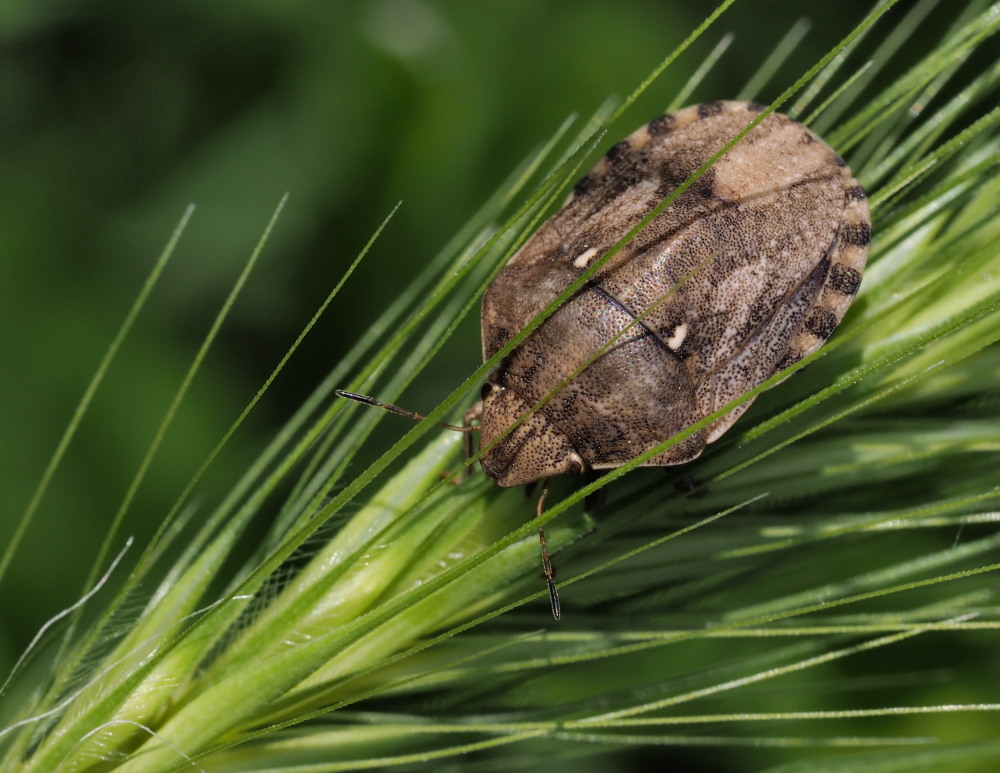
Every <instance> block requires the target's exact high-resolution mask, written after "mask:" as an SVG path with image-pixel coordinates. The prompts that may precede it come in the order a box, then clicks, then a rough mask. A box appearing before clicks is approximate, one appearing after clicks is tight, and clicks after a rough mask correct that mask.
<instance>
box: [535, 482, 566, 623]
mask: <svg viewBox="0 0 1000 773" xmlns="http://www.w3.org/2000/svg"><path fill="white" fill-rule="evenodd" d="M548 493H549V482H548V481H547V480H546V481H544V482H543V483H542V494H541V496H539V497H538V506H537V507H536V508H535V517H536V518H538V517H540V516H541V515H542V505H544V504H545V495H546V494H548ZM538 544H539V545H540V546H541V548H542V571H543V572H544V573H545V584H546V585H548V587H549V604H550V605H551V606H552V617H554V618H555V619H556V620H558V619H559V618H560V617H561V616H562V610H561V608H560V606H559V591H557V590H556V580H555V572H554V571H552V561H550V560H549V547H548V545H547V544H546V542H545V527H544V526H539V527H538Z"/></svg>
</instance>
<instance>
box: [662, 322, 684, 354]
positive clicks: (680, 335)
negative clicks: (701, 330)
mask: <svg viewBox="0 0 1000 773" xmlns="http://www.w3.org/2000/svg"><path fill="white" fill-rule="evenodd" d="M687 334H688V326H687V323H686V322H682V323H681V324H680V325H678V326H677V327H675V328H674V333H673V335H671V336H670V338H668V339H667V340H666V344H667V346H668V347H669V348H671V349H673V350H674V351H675V352H676V351H677V350H678V349H680V348H681V346H683V345H684V339H685V338H687Z"/></svg>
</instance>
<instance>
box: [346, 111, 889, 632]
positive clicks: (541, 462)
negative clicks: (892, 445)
mask: <svg viewBox="0 0 1000 773" xmlns="http://www.w3.org/2000/svg"><path fill="white" fill-rule="evenodd" d="M762 109H763V108H762V107H761V106H759V105H755V104H753V103H746V102H707V103H704V104H701V105H695V106H692V107H688V108H685V109H683V110H680V111H678V112H676V113H673V114H670V115H664V116H661V117H659V118H656V119H655V120H653V121H651V122H649V123H648V124H646V125H645V126H643V127H642V128H640V129H639V130H637V131H635V132H634V133H632V134H631V135H630V136H629V137H627V138H626V139H624V140H622V141H621V142H619V143H618V144H617V145H615V146H614V147H612V148H611V150H609V151H608V152H607V154H606V155H605V156H604V158H602V159H601V161H599V162H598V164H597V165H596V166H595V167H594V168H593V169H592V170H591V171H590V173H588V174H587V175H586V176H585V177H584V178H583V179H581V180H580V181H579V182H578V183H577V184H576V186H575V188H574V189H573V192H572V194H571V195H570V196H569V198H568V200H567V201H566V203H565V204H564V205H563V207H562V209H560V210H559V211H558V212H557V213H556V214H555V215H553V216H552V217H551V218H550V219H549V220H548V221H546V222H545V223H544V224H543V225H542V226H541V227H540V228H539V229H538V231H537V232H536V233H535V234H534V235H533V236H532V237H531V238H530V239H529V240H528V241H527V242H526V243H525V244H524V245H523V246H522V247H521V249H520V250H519V251H518V252H517V253H516V254H515V255H514V256H513V257H512V258H511V260H510V262H509V263H508V264H507V265H506V266H505V267H504V268H503V270H502V271H501V272H500V273H499V274H498V275H497V277H496V279H495V280H494V281H493V282H492V284H491V285H490V287H489V288H488V289H487V291H486V294H485V296H484V297H483V304H482V337H483V357H484V359H488V358H490V357H492V356H493V355H494V354H496V353H497V352H498V351H499V350H500V349H501V347H503V345H504V344H505V343H506V342H508V341H509V340H510V339H511V338H512V337H513V336H514V335H515V334H516V333H517V332H518V331H520V330H522V329H523V328H524V327H526V326H527V325H528V324H529V323H530V322H531V321H532V320H533V319H534V318H535V317H536V316H538V315H539V314H540V313H541V312H542V311H543V310H544V309H545V308H546V307H547V306H548V305H549V304H551V303H552V301H553V300H554V299H555V298H556V297H557V296H558V295H559V294H560V293H561V292H562V291H563V290H565V289H566V288H567V287H568V286H569V285H570V284H571V283H573V282H574V281H575V280H577V279H578V278H579V276H580V275H581V274H582V273H583V272H584V271H585V270H586V269H587V267H588V266H589V265H591V264H592V263H593V262H594V261H596V260H598V259H600V258H601V256H603V255H605V254H606V253H608V252H609V251H610V250H612V248H613V247H614V246H615V245H616V244H617V243H618V242H619V241H620V240H621V239H622V238H623V237H624V236H625V234H627V233H628V232H629V230H630V229H632V228H633V227H634V226H635V225H636V224H637V223H638V222H639V221H640V220H642V219H643V218H644V217H646V216H647V215H649V214H650V213H651V212H652V210H653V209H654V208H655V207H656V206H657V205H658V204H660V203H661V202H662V201H663V200H664V199H665V198H666V197H667V196H668V195H670V194H671V193H672V192H674V191H675V190H676V189H677V188H678V187H679V186H680V185H681V184H682V183H684V182H685V181H686V180H687V179H688V178H689V177H691V176H692V175H694V173H695V172H696V170H697V169H698V168H699V167H700V166H702V165H703V164H704V163H705V162H706V161H708V160H709V159H710V158H711V157H712V156H713V155H714V154H715V153H717V152H718V151H719V150H721V149H722V148H723V146H724V145H725V144H726V143H727V142H729V141H730V140H731V139H732V138H733V137H735V136H736V135H737V134H738V133H739V132H740V131H741V130H743V129H744V128H745V127H746V126H747V124H748V123H750V121H751V120H752V119H753V118H754V117H756V115H757V113H759V112H760V111H761V110H762ZM870 238H871V222H870V219H869V213H868V202H867V197H866V195H865V192H864V190H863V189H862V188H861V186H860V185H859V184H858V182H857V180H855V179H854V177H853V176H852V174H851V172H850V170H849V169H848V168H847V166H846V165H845V163H844V161H843V160H842V159H841V158H840V157H839V156H838V155H837V154H836V153H835V152H834V151H833V150H831V149H830V148H829V147H828V146H827V145H826V144H825V143H824V142H823V141H822V140H820V139H819V138H818V137H817V136H816V135H815V134H813V133H812V132H810V131H809V130H808V129H807V128H805V127H804V126H802V125H801V124H799V123H797V122H795V121H793V120H792V119H790V118H788V117H787V116H784V115H781V114H778V113H774V114H771V115H769V116H767V117H766V118H765V119H764V120H763V121H761V122H760V124H759V125H757V126H756V127H754V129H753V130H752V131H751V132H750V133H749V134H748V135H747V136H745V137H744V138H743V139H742V140H740V142H738V143H737V144H736V145H734V146H733V147H732V148H730V149H729V150H728V151H727V152H726V153H725V155H723V156H722V157H721V158H720V159H719V160H718V161H717V162H716V163H715V164H713V165H712V166H711V167H710V168H709V169H708V170H707V171H706V172H704V173H703V174H702V175H701V176H700V177H699V178H698V179H697V180H696V181H695V182H694V183H693V184H692V185H691V186H690V187H688V188H687V189H686V190H685V191H683V192H682V193H681V194H680V195H679V196H678V197H677V198H676V199H675V200H674V201H673V202H672V203H671V204H670V205H669V206H667V207H666V208H664V209H663V210H662V211H661V212H659V214H657V215H656V216H655V217H654V218H653V219H652V220H651V221H650V222H649V223H648V224H647V225H646V226H645V227H644V228H643V229H642V230H641V231H640V232H639V233H638V234H637V235H636V236H635V237H634V238H633V239H632V240H631V241H629V242H628V243H627V244H625V246H624V247H622V248H621V249H619V250H618V252H616V253H614V254H613V255H612V256H611V257H610V258H609V259H608V260H606V262H604V264H603V265H601V266H600V269H599V270H598V271H597V272H596V273H595V274H594V275H593V276H592V277H591V279H590V281H588V282H587V283H586V284H584V285H583V286H582V287H581V288H580V290H579V291H577V292H576V293H575V294H574V295H573V296H572V297H570V299H569V300H568V301H566V302H565V303H564V304H563V305H562V306H560V307H559V308H558V309H557V310H556V311H555V312H553V313H552V314H551V315H550V316H549V317H548V318H547V319H545V320H544V321H543V322H542V324H540V325H539V326H538V327H537V328H535V329H534V330H533V331H532V332H531V333H530V334H529V335H528V337H527V338H525V339H524V340H523V341H522V342H521V343H520V344H519V345H518V346H517V347H515V348H514V349H513V350H512V351H511V352H510V353H509V354H508V355H507V357H505V358H504V359H503V360H502V361H501V362H500V364H499V365H498V366H497V368H496V370H495V371H494V372H493V373H492V374H491V375H490V377H489V379H488V380H487V382H486V384H485V385H484V388H483V400H482V403H481V404H479V405H478V406H477V408H476V409H474V411H473V412H470V415H472V417H473V418H474V419H478V428H479V430H480V447H481V448H482V449H483V454H482V456H481V459H480V461H481V463H482V467H483V470H484V471H485V472H486V474H487V475H489V477H490V478H492V479H493V480H494V481H496V482H497V483H498V484H500V485H501V486H519V485H523V484H527V483H531V482H534V481H537V480H543V479H546V478H549V477H551V476H553V475H579V474H582V473H584V472H586V471H588V470H599V469H607V468H611V467H617V466H619V465H621V464H623V463H625V462H627V461H629V460H630V459H634V458H635V457H636V456H638V455H639V454H641V453H643V452H644V451H647V450H649V449H651V448H653V447H654V446H656V445H658V444H659V443H661V442H663V441H664V440H666V439H667V438H670V437H672V436H673V435H676V434H677V433H678V432H680V431H682V430H683V429H685V428H686V427H689V426H691V425H692V424H694V423H696V422H697V421H699V420H701V419H703V418H705V417H707V416H709V415H710V414H712V413H714V412H716V411H717V410H719V409H720V408H722V407H723V406H725V405H726V404H727V403H729V402H731V401H733V400H735V399H736V398H738V397H740V396H741V395H742V394H744V393H745V392H747V391H748V390H750V389H753V388H754V387H756V386H758V385H760V384H761V383H762V382H764V381H765V380H767V379H768V378H770V377H771V376H773V375H774V374H775V373H777V372H779V371H781V370H783V369H784V368H786V367H788V366H789V365H791V364H793V363H794V362H796V361H797V360H798V359H800V358H801V357H803V356H805V355H807V354H809V353H811V352H813V351H815V350H816V349H817V348H818V347H819V346H820V345H821V344H822V343H823V342H824V341H825V340H826V339H827V338H829V337H830V335H831V334H832V333H833V331H834V329H835V328H836V327H837V324H838V323H839V322H840V320H841V318H842V317H843V315H844V313H845V312H846V310H847V308H848V306H849V305H850V303H851V301H852V300H853V298H854V295H855V293H856V292H857V290H858V287H859V285H860V282H861V274H862V271H863V270H864V265H865V259H866V256H867V253H868V244H869V241H870ZM342 394H343V396H345V397H352V398H354V399H361V400H362V401H363V402H368V403H370V404H376V405H382V404H381V403H377V402H376V401H374V400H372V399H371V398H364V397H362V396H358V395H351V394H347V393H342ZM752 402H753V401H752V400H748V401H746V402H744V403H742V404H741V405H740V406H739V407H737V408H735V409H734V410H732V411H730V412H729V413H728V414H726V415H724V416H722V417H721V418H718V419H716V420H715V421H714V422H712V423H711V424H709V425H708V426H707V427H705V428H703V429H701V430H699V431H698V432H696V433H694V434H692V435H690V436H689V437H687V438H685V439H684V440H683V441H681V442H679V443H678V444H676V445H674V446H672V447H670V448H668V449H667V450H665V451H663V452H662V453H660V454H658V455H656V456H653V457H652V458H651V459H650V460H649V461H647V462H646V464H647V465H650V466H662V465H673V464H681V463H683V462H687V461H690V460H692V459H694V458H695V457H697V456H698V455H699V454H700V453H701V452H702V450H703V449H704V447H705V446H706V444H708V443H711V442H713V441H715V440H717V439H718V438H719V437H721V436H722V435H723V434H724V433H725V432H726V430H728V429H729V428H730V427H731V426H732V425H733V423H734V422H735V421H736V420H737V419H738V418H739V416H740V415H741V414H742V413H743V412H744V411H745V410H746V409H747V408H748V407H749V406H750V404H751V403H752ZM382 407H386V408H388V409H389V410H393V411H394V412H397V413H402V414H404V415H408V416H411V417H417V418H419V416H418V415H417V414H413V413H411V412H408V411H405V410H403V409H400V408H398V407H396V406H385V405H383V406H382ZM467 423H468V422H467ZM512 425H513V429H511V427H512ZM543 497H544V494H543ZM540 510H541V501H540V502H539V511H540ZM540 537H541V540H542V547H543V562H544V565H545V570H546V578H547V580H548V584H549V591H550V596H551V600H552V611H553V614H554V615H555V616H556V617H558V616H559V604H558V597H557V595H556V591H555V584H554V582H553V580H552V570H551V566H550V565H549V562H548V556H547V554H546V551H545V549H544V546H545V542H544V535H543V534H542V533H541V531H540Z"/></svg>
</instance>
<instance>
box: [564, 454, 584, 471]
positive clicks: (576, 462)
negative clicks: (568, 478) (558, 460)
mask: <svg viewBox="0 0 1000 773" xmlns="http://www.w3.org/2000/svg"><path fill="white" fill-rule="evenodd" d="M566 463H567V465H568V468H567V470H566V474H567V475H583V473H584V471H585V470H586V465H585V464H584V463H583V459H582V458H580V455H579V454H570V455H569V456H568V457H566Z"/></svg>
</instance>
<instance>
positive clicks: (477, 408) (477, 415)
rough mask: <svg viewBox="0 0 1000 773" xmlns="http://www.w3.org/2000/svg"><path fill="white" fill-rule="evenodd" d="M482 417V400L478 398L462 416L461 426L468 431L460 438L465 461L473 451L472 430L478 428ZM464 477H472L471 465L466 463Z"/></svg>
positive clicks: (470, 456)
mask: <svg viewBox="0 0 1000 773" xmlns="http://www.w3.org/2000/svg"><path fill="white" fill-rule="evenodd" d="M482 418H483V401H482V400H480V401H479V402H478V403H476V404H475V405H473V406H472V407H471V408H469V410H467V411H466V412H465V415H464V416H462V426H463V427H468V428H469V431H466V433H465V437H464V438H463V440H462V449H463V453H464V454H465V461H469V460H470V459H471V458H472V454H473V453H474V451H473V450H472V435H473V432H472V430H477V429H479V422H480V420H481V419H482ZM465 477H467V478H471V477H472V465H471V464H470V465H468V466H467V467H466V468H465Z"/></svg>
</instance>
